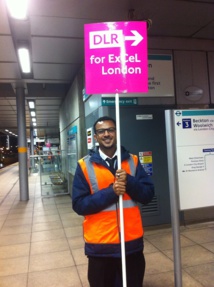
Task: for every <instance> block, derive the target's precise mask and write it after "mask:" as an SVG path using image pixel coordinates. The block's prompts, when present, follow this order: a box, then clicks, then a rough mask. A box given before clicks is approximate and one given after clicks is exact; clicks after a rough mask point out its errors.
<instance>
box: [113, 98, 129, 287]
mask: <svg viewBox="0 0 214 287" xmlns="http://www.w3.org/2000/svg"><path fill="white" fill-rule="evenodd" d="M115 110H116V130H117V163H118V169H121V144H120V107H119V94H118V93H116V95H115ZM119 209H120V242H121V258H122V275H123V287H126V286H127V284H126V252H125V236H124V235H125V232H124V217H123V196H122V195H120V196H119Z"/></svg>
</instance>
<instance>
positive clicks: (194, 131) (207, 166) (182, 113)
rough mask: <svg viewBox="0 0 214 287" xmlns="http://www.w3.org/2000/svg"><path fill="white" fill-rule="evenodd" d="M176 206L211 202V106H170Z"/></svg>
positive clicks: (213, 200) (213, 151)
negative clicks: (171, 112) (172, 124)
mask: <svg viewBox="0 0 214 287" xmlns="http://www.w3.org/2000/svg"><path fill="white" fill-rule="evenodd" d="M173 112H174V114H173V116H174V129H175V142H176V153H177V154H176V155H177V172H178V189H179V200H180V209H181V210H184V209H190V208H200V207H208V206H213V205H214V189H213V187H214V176H213V171H214V110H174V111H173Z"/></svg>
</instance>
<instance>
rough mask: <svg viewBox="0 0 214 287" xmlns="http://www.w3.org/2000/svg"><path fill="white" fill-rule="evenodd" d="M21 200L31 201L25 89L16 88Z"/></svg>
mask: <svg viewBox="0 0 214 287" xmlns="http://www.w3.org/2000/svg"><path fill="white" fill-rule="evenodd" d="M16 107H17V122H18V155H19V189H20V200H21V201H26V200H29V191H28V166H27V138H26V119H25V118H26V117H25V94H24V88H22V87H18V88H16Z"/></svg>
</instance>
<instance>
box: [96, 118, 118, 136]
mask: <svg viewBox="0 0 214 287" xmlns="http://www.w3.org/2000/svg"><path fill="white" fill-rule="evenodd" d="M104 121H111V122H113V123H114V125H115V127H116V121H115V120H114V119H113V118H111V117H108V116H104V117H101V118H99V119H97V120H96V122H95V123H94V125H93V129H94V133H96V124H97V123H98V122H104Z"/></svg>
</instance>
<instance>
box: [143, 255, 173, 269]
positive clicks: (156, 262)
mask: <svg viewBox="0 0 214 287" xmlns="http://www.w3.org/2000/svg"><path fill="white" fill-rule="evenodd" d="M144 255H145V259H146V272H147V274H152V273H161V272H167V271H172V270H173V268H174V265H173V262H172V260H170V259H169V258H167V256H165V255H164V254H162V253H161V252H154V253H148V254H144Z"/></svg>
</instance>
